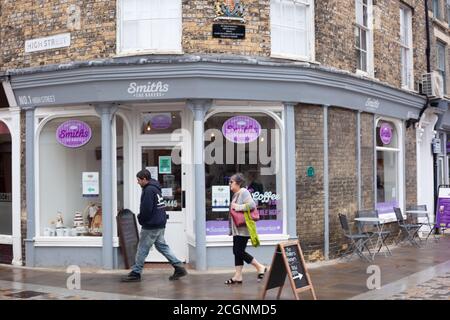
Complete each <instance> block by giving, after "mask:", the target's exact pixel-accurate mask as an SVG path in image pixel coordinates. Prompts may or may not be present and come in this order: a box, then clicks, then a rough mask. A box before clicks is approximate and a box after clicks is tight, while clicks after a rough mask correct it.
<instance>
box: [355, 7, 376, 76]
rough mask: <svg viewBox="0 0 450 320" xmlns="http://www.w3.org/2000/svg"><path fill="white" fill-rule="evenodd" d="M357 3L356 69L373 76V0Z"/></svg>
mask: <svg viewBox="0 0 450 320" xmlns="http://www.w3.org/2000/svg"><path fill="white" fill-rule="evenodd" d="M355 1H356V24H355V37H356V57H357V63H356V68H357V70H359V71H362V72H363V73H367V74H369V75H373V30H372V0H355Z"/></svg>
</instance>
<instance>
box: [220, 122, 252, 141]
mask: <svg viewBox="0 0 450 320" xmlns="http://www.w3.org/2000/svg"><path fill="white" fill-rule="evenodd" d="M222 133H223V135H224V136H225V138H226V139H227V140H229V141H231V142H234V143H249V142H252V141H254V140H256V139H258V137H259V135H260V134H261V125H260V124H259V122H258V121H256V120H255V119H253V118H250V117H247V116H236V117H232V118H230V119H228V120H227V121H225V123H224V124H223V126H222Z"/></svg>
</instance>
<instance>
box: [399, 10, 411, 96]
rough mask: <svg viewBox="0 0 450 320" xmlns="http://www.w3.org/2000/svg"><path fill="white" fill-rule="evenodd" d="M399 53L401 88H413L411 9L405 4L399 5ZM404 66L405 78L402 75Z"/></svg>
mask: <svg viewBox="0 0 450 320" xmlns="http://www.w3.org/2000/svg"><path fill="white" fill-rule="evenodd" d="M405 22H406V23H407V25H406V26H405V25H404V23H405ZM404 31H405V32H404ZM405 33H406V34H405ZM403 51H406V54H405V57H406V61H403ZM400 55H401V58H400V59H401V60H400V61H401V82H402V88H403V89H407V90H414V60H413V38H412V10H411V8H409V7H407V6H405V5H400ZM405 68H406V78H405V77H404V71H405V70H404V69H405Z"/></svg>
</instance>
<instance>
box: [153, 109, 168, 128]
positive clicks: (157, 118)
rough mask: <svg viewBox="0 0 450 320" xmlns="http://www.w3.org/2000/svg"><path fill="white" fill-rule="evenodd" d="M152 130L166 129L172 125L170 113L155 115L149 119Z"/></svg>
mask: <svg viewBox="0 0 450 320" xmlns="http://www.w3.org/2000/svg"><path fill="white" fill-rule="evenodd" d="M150 125H151V127H152V128H153V129H167V128H170V126H171V125H172V115H171V114H170V113H167V114H166V113H161V114H156V115H154V116H153V117H152V118H151V119H150Z"/></svg>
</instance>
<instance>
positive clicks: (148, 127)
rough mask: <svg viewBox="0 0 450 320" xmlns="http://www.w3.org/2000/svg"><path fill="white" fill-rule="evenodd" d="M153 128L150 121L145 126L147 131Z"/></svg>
mask: <svg viewBox="0 0 450 320" xmlns="http://www.w3.org/2000/svg"><path fill="white" fill-rule="evenodd" d="M151 130H152V127H151V126H150V121H149V122H148V123H147V126H146V127H145V131H147V132H150V131H151Z"/></svg>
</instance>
